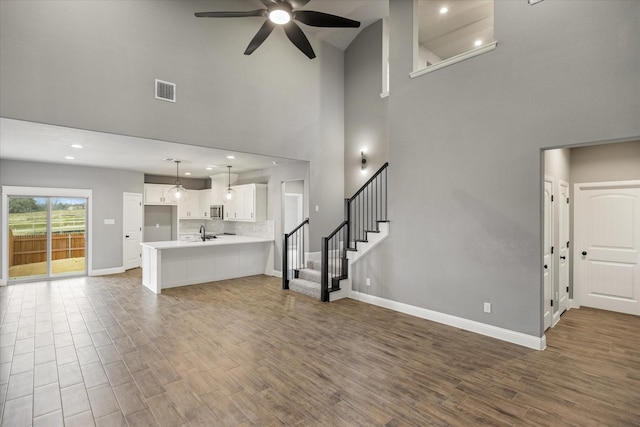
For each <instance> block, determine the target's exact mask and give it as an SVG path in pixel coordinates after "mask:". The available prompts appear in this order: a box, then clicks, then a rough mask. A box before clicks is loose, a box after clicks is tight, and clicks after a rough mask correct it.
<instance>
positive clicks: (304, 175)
mask: <svg viewBox="0 0 640 427" xmlns="http://www.w3.org/2000/svg"><path fill="white" fill-rule="evenodd" d="M309 168H310V166H309V164H308V163H304V162H301V163H295V164H292V165H285V166H278V167H275V168H270V169H261V170H256V171H251V172H245V173H242V174H240V176H239V177H238V182H239V183H240V184H248V183H253V182H255V183H261V184H267V219H269V220H273V221H274V227H275V238H276V240H275V245H274V253H273V269H274V270H275V271H282V237H283V234H284V233H285V231H284V230H282V183H283V182H287V181H304V188H303V194H304V217H305V218H309V203H308V200H309V174H310V172H309ZM312 221H313V220H312V219H309V222H310V225H309V226H310V227H311V223H312ZM318 240H319V239H318ZM308 243H309V244H311V243H313V242H308ZM317 244H318V246H319V245H320V242H319V241H318V242H317ZM314 250H318V249H314Z"/></svg>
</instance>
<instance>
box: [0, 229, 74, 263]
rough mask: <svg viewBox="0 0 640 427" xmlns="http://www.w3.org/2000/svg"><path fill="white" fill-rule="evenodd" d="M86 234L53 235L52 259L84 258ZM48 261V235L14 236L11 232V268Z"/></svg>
mask: <svg viewBox="0 0 640 427" xmlns="http://www.w3.org/2000/svg"><path fill="white" fill-rule="evenodd" d="M84 234H85V233H53V234H52V235H51V259H52V260H58V259H66V258H82V257H84V248H85V239H84ZM46 260H47V235H46V234H27V235H20V236H14V235H13V233H12V232H11V230H9V267H13V266H14V265H24V264H32V263H36V262H44V261H46Z"/></svg>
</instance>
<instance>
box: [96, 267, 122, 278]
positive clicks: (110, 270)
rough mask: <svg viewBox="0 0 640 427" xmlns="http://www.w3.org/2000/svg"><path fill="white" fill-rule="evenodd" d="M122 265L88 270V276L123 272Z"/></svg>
mask: <svg viewBox="0 0 640 427" xmlns="http://www.w3.org/2000/svg"><path fill="white" fill-rule="evenodd" d="M125 271H126V270H125V269H124V267H114V268H103V269H100V270H89V276H106V275H108V274H119V273H124V272H125Z"/></svg>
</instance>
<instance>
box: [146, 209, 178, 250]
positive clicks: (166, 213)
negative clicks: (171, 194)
mask: <svg viewBox="0 0 640 427" xmlns="http://www.w3.org/2000/svg"><path fill="white" fill-rule="evenodd" d="M177 214H178V213H177V209H176V208H175V207H173V206H154V205H145V206H144V234H143V240H144V241H145V242H162V241H166V240H172V236H173V234H174V230H173V224H174V223H175V215H177Z"/></svg>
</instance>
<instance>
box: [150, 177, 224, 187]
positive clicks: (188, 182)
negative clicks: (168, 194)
mask: <svg viewBox="0 0 640 427" xmlns="http://www.w3.org/2000/svg"><path fill="white" fill-rule="evenodd" d="M144 182H145V183H146V184H170V185H174V184H175V183H176V176H175V175H174V176H162V175H147V174H145V175H144ZM180 184H182V186H183V187H184V188H186V189H187V190H206V189H208V188H211V178H184V177H180Z"/></svg>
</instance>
